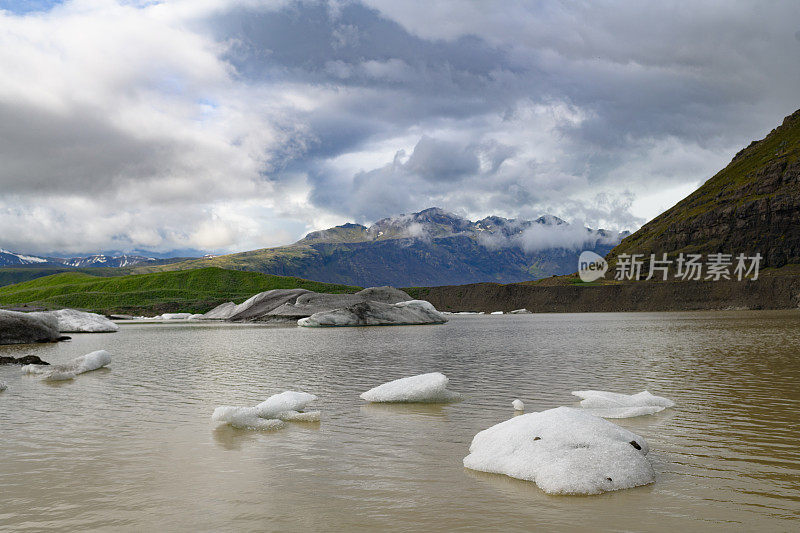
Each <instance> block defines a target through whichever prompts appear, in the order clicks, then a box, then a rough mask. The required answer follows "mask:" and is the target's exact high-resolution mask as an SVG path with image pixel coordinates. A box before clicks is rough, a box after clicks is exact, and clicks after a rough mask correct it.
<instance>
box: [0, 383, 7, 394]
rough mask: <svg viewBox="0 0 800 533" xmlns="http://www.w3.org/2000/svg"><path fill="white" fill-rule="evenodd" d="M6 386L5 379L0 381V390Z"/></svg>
mask: <svg viewBox="0 0 800 533" xmlns="http://www.w3.org/2000/svg"><path fill="white" fill-rule="evenodd" d="M7 388H8V385H6V383H5V381H0V392H3V391H4V390H6V389H7Z"/></svg>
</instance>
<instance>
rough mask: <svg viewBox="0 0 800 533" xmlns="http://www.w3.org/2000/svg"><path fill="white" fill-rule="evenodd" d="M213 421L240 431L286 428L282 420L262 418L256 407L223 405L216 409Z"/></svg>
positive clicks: (212, 416)
mask: <svg viewBox="0 0 800 533" xmlns="http://www.w3.org/2000/svg"><path fill="white" fill-rule="evenodd" d="M211 420H214V421H215V422H224V423H226V424H230V425H231V426H233V427H235V428H239V429H258V430H272V429H281V428H282V427H285V426H286V424H285V423H284V422H283V421H282V420H279V419H276V418H261V417H260V416H258V411H257V410H256V408H255V407H233V406H230V405H223V406H220V407H217V408H216V409H214V414H212V415H211Z"/></svg>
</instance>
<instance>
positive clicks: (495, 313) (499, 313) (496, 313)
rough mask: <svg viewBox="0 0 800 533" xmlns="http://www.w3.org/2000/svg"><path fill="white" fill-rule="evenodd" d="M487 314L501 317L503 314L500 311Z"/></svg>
mask: <svg viewBox="0 0 800 533" xmlns="http://www.w3.org/2000/svg"><path fill="white" fill-rule="evenodd" d="M489 314H490V315H502V314H503V312H502V311H492V312H491V313H489Z"/></svg>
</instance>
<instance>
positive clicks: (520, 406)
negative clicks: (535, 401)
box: [511, 398, 525, 411]
mask: <svg viewBox="0 0 800 533" xmlns="http://www.w3.org/2000/svg"><path fill="white" fill-rule="evenodd" d="M511 406H512V407H513V408H514V410H515V411H524V410H525V404H524V403H522V400H520V399H519V398H517V399H516V400H514V401H513V402H511Z"/></svg>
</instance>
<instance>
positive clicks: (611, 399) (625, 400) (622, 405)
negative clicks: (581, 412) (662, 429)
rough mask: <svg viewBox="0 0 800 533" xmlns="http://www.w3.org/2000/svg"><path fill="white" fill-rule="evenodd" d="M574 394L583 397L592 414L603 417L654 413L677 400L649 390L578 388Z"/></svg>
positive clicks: (625, 416)
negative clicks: (618, 390)
mask: <svg viewBox="0 0 800 533" xmlns="http://www.w3.org/2000/svg"><path fill="white" fill-rule="evenodd" d="M572 394H573V396H577V397H578V398H581V402H580V405H581V407H582V408H584V409H586V410H588V411H589V412H591V413H592V414H595V415H597V416H601V417H603V418H631V417H635V416H643V415H652V414H654V413H658V412H660V411H663V410H664V409H666V408H667V407H674V406H675V402H673V401H672V400H670V399H668V398H663V397H661V396H654V395H653V394H650V392H648V391H646V390H645V391H642V392H640V393H638V394H620V393H617V392H608V391H602V390H578V391H573V392H572Z"/></svg>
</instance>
